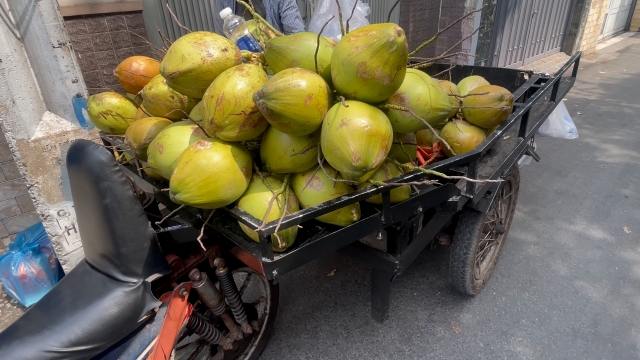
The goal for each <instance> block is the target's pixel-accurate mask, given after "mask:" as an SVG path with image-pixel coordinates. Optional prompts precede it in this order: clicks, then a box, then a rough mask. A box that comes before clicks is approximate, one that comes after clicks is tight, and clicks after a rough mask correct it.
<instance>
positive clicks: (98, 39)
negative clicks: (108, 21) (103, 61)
mask: <svg viewBox="0 0 640 360" xmlns="http://www.w3.org/2000/svg"><path fill="white" fill-rule="evenodd" d="M91 42H92V43H93V48H94V49H95V51H106V50H113V42H112V41H111V36H109V34H104V36H93V37H92V38H91Z"/></svg>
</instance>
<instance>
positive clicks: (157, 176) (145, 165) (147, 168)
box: [140, 161, 164, 180]
mask: <svg viewBox="0 0 640 360" xmlns="http://www.w3.org/2000/svg"><path fill="white" fill-rule="evenodd" d="M140 164H141V165H142V171H144V173H145V174H147V176H148V177H150V178H151V179H153V180H164V178H163V177H162V176H161V175H160V174H158V173H157V172H156V171H155V170H153V169H152V168H151V166H150V165H149V163H146V162H144V161H141V162H140Z"/></svg>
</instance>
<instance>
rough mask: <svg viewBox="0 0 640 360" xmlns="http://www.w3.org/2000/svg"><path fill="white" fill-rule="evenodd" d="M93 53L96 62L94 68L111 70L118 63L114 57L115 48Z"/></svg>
mask: <svg viewBox="0 0 640 360" xmlns="http://www.w3.org/2000/svg"><path fill="white" fill-rule="evenodd" d="M95 54H96V57H97V62H98V67H96V69H110V70H112V71H113V69H115V68H116V67H117V66H118V64H119V63H120V62H119V61H118V58H117V57H116V52H115V50H107V51H100V52H97V53H95Z"/></svg>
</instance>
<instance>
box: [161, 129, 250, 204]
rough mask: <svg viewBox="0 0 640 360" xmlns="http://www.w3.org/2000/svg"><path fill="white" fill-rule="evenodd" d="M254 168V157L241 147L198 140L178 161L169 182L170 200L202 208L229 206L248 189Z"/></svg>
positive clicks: (216, 140)
mask: <svg viewBox="0 0 640 360" xmlns="http://www.w3.org/2000/svg"><path fill="white" fill-rule="evenodd" d="M251 166H252V162H251V155H249V151H248V150H247V149H245V148H244V147H243V146H242V145H240V144H236V143H229V142H226V141H222V140H219V139H208V140H199V141H196V142H195V143H193V144H192V145H190V146H189V147H188V148H187V149H186V150H185V151H184V152H183V153H182V155H180V158H179V159H178V161H177V162H176V166H175V168H174V170H173V173H172V174H171V180H170V181H169V196H170V197H171V201H173V202H175V203H177V204H181V205H189V206H193V207H197V208H200V209H217V208H221V207H223V206H227V205H229V204H231V203H233V202H234V201H236V200H238V198H240V196H242V194H243V193H244V192H245V190H247V187H248V186H249V181H251V172H252V168H251Z"/></svg>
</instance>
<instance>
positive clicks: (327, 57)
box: [87, 23, 513, 252]
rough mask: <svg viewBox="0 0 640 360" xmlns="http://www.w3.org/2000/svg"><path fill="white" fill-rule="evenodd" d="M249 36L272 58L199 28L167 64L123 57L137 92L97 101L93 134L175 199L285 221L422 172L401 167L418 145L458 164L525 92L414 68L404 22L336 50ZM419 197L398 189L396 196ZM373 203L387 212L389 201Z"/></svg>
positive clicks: (289, 239)
mask: <svg viewBox="0 0 640 360" xmlns="http://www.w3.org/2000/svg"><path fill="white" fill-rule="evenodd" d="M251 29H252V31H253V33H254V35H255V36H256V38H258V39H260V40H261V42H262V43H263V45H264V49H265V50H264V52H263V53H259V54H251V53H247V52H244V51H240V50H239V49H238V48H237V47H236V46H235V45H234V44H233V43H232V42H230V41H229V40H228V39H226V38H225V37H222V36H220V35H217V34H215V33H211V32H204V31H196V32H191V33H189V34H187V35H185V36H183V37H181V38H179V39H177V40H176V41H175V42H173V44H171V46H170V47H169V48H168V49H167V50H166V54H165V55H164V58H163V59H162V61H161V62H158V61H156V60H154V59H151V58H147V57H142V56H134V57H130V58H128V59H126V60H124V61H123V62H122V63H121V64H120V65H119V66H118V68H117V69H116V70H115V71H114V75H115V76H116V77H117V79H118V81H119V82H120V84H121V85H122V87H123V88H124V89H125V90H126V92H127V93H128V94H126V95H122V94H119V93H116V92H104V93H100V94H96V95H93V96H91V97H90V98H89V99H88V101H87V106H88V113H89V116H90V118H91V120H92V122H93V123H94V124H95V126H96V127H97V128H98V129H100V130H101V131H103V132H104V133H106V134H110V135H120V136H124V140H125V143H126V144H127V145H128V147H129V151H128V154H127V155H126V156H125V157H126V159H127V160H131V161H133V160H134V159H133V157H135V159H136V160H137V161H139V164H142V168H143V170H144V172H145V173H146V174H147V175H148V176H149V177H150V178H152V179H154V180H157V181H165V182H168V184H169V186H168V188H169V194H170V197H171V199H172V201H174V202H175V203H177V204H181V205H187V206H193V207H196V208H201V209H216V208H220V207H225V206H229V205H232V204H233V205H235V206H238V207H239V208H240V209H242V210H243V211H245V212H247V213H249V214H251V215H252V216H254V217H255V218H257V219H260V220H262V221H263V223H266V222H269V221H274V220H277V219H280V218H282V217H283V216H285V215H289V214H292V213H295V212H296V211H298V210H300V209H304V208H309V207H313V206H316V205H319V204H321V203H323V202H326V201H330V200H332V199H335V198H338V197H341V196H344V195H347V194H349V193H351V192H353V191H355V190H357V189H362V188H365V187H367V186H372V185H375V184H379V183H380V182H383V181H387V180H390V179H393V178H396V177H398V176H400V175H402V174H403V173H404V172H406V171H410V170H408V169H407V167H403V165H407V166H410V165H411V164H415V160H416V148H417V146H431V145H432V144H433V143H434V142H436V141H440V140H444V141H445V142H446V143H447V144H448V145H447V146H441V148H442V149H444V151H445V152H446V153H447V155H449V156H454V155H459V154H462V153H465V152H467V151H471V150H473V149H474V148H475V147H476V146H478V144H480V143H481V142H482V141H483V140H484V139H485V138H486V136H487V135H488V134H489V133H491V131H493V130H494V129H495V128H497V127H498V126H499V125H500V124H501V123H502V122H503V121H505V120H506V119H507V118H508V117H509V115H510V114H511V112H512V108H513V95H512V94H511V93H510V92H509V91H507V90H506V89H504V88H502V87H499V86H494V85H490V84H489V83H488V82H487V81H486V80H485V79H483V78H481V77H479V76H471V77H468V78H465V79H464V80H462V81H461V82H460V83H458V84H457V85H456V84H453V83H451V82H448V81H438V80H436V79H433V78H431V77H430V76H429V75H427V74H426V73H425V72H423V71H420V70H416V69H413V68H410V67H409V66H408V60H409V52H408V49H407V39H406V36H405V33H404V31H403V30H402V28H400V27H399V26H398V25H396V24H391V23H383V24H373V25H368V26H364V27H361V28H358V29H355V30H352V31H351V32H349V33H347V34H345V35H344V36H343V37H342V38H341V40H340V41H339V42H338V43H335V42H333V41H331V40H329V39H327V38H325V37H322V36H319V35H318V34H314V33H310V32H302V33H297V34H293V35H288V36H283V35H281V34H277V33H274V32H272V31H269V30H268V28H266V27H264V26H256V24H252V25H251ZM427 124H428V125H430V126H428V125H427ZM431 129H433V130H434V131H435V133H434V131H432V130H431ZM409 169H410V167H409ZM162 187H166V185H163V186H162ZM410 193H411V189H410V187H409V186H407V185H405V186H399V187H396V188H394V189H393V190H392V191H391V201H392V202H401V201H405V200H407V199H408V198H409V197H410ZM367 202H369V203H372V204H381V203H382V196H381V195H378V196H375V197H372V198H370V199H368V200H367ZM214 215H215V214H214ZM360 216H361V212H360V204H358V203H356V204H352V205H349V206H346V207H344V208H341V209H338V210H335V211H333V212H331V213H328V214H326V215H322V216H320V217H318V218H317V220H318V221H321V222H324V223H327V224H332V225H335V226H348V225H350V224H352V223H354V222H356V221H358V220H359V219H360ZM241 228H242V230H243V231H244V232H245V233H246V235H247V236H248V237H249V238H250V239H252V240H254V241H258V236H257V233H256V232H255V231H253V230H252V229H249V228H248V227H246V226H244V225H242V224H241ZM297 229H298V228H297V227H295V226H294V227H290V228H287V229H283V230H281V231H278V232H277V233H276V234H274V235H272V243H273V250H274V251H277V252H282V251H285V250H286V249H287V248H289V247H290V246H291V245H292V244H294V241H295V239H296V235H297V231H298V230H297Z"/></svg>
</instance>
